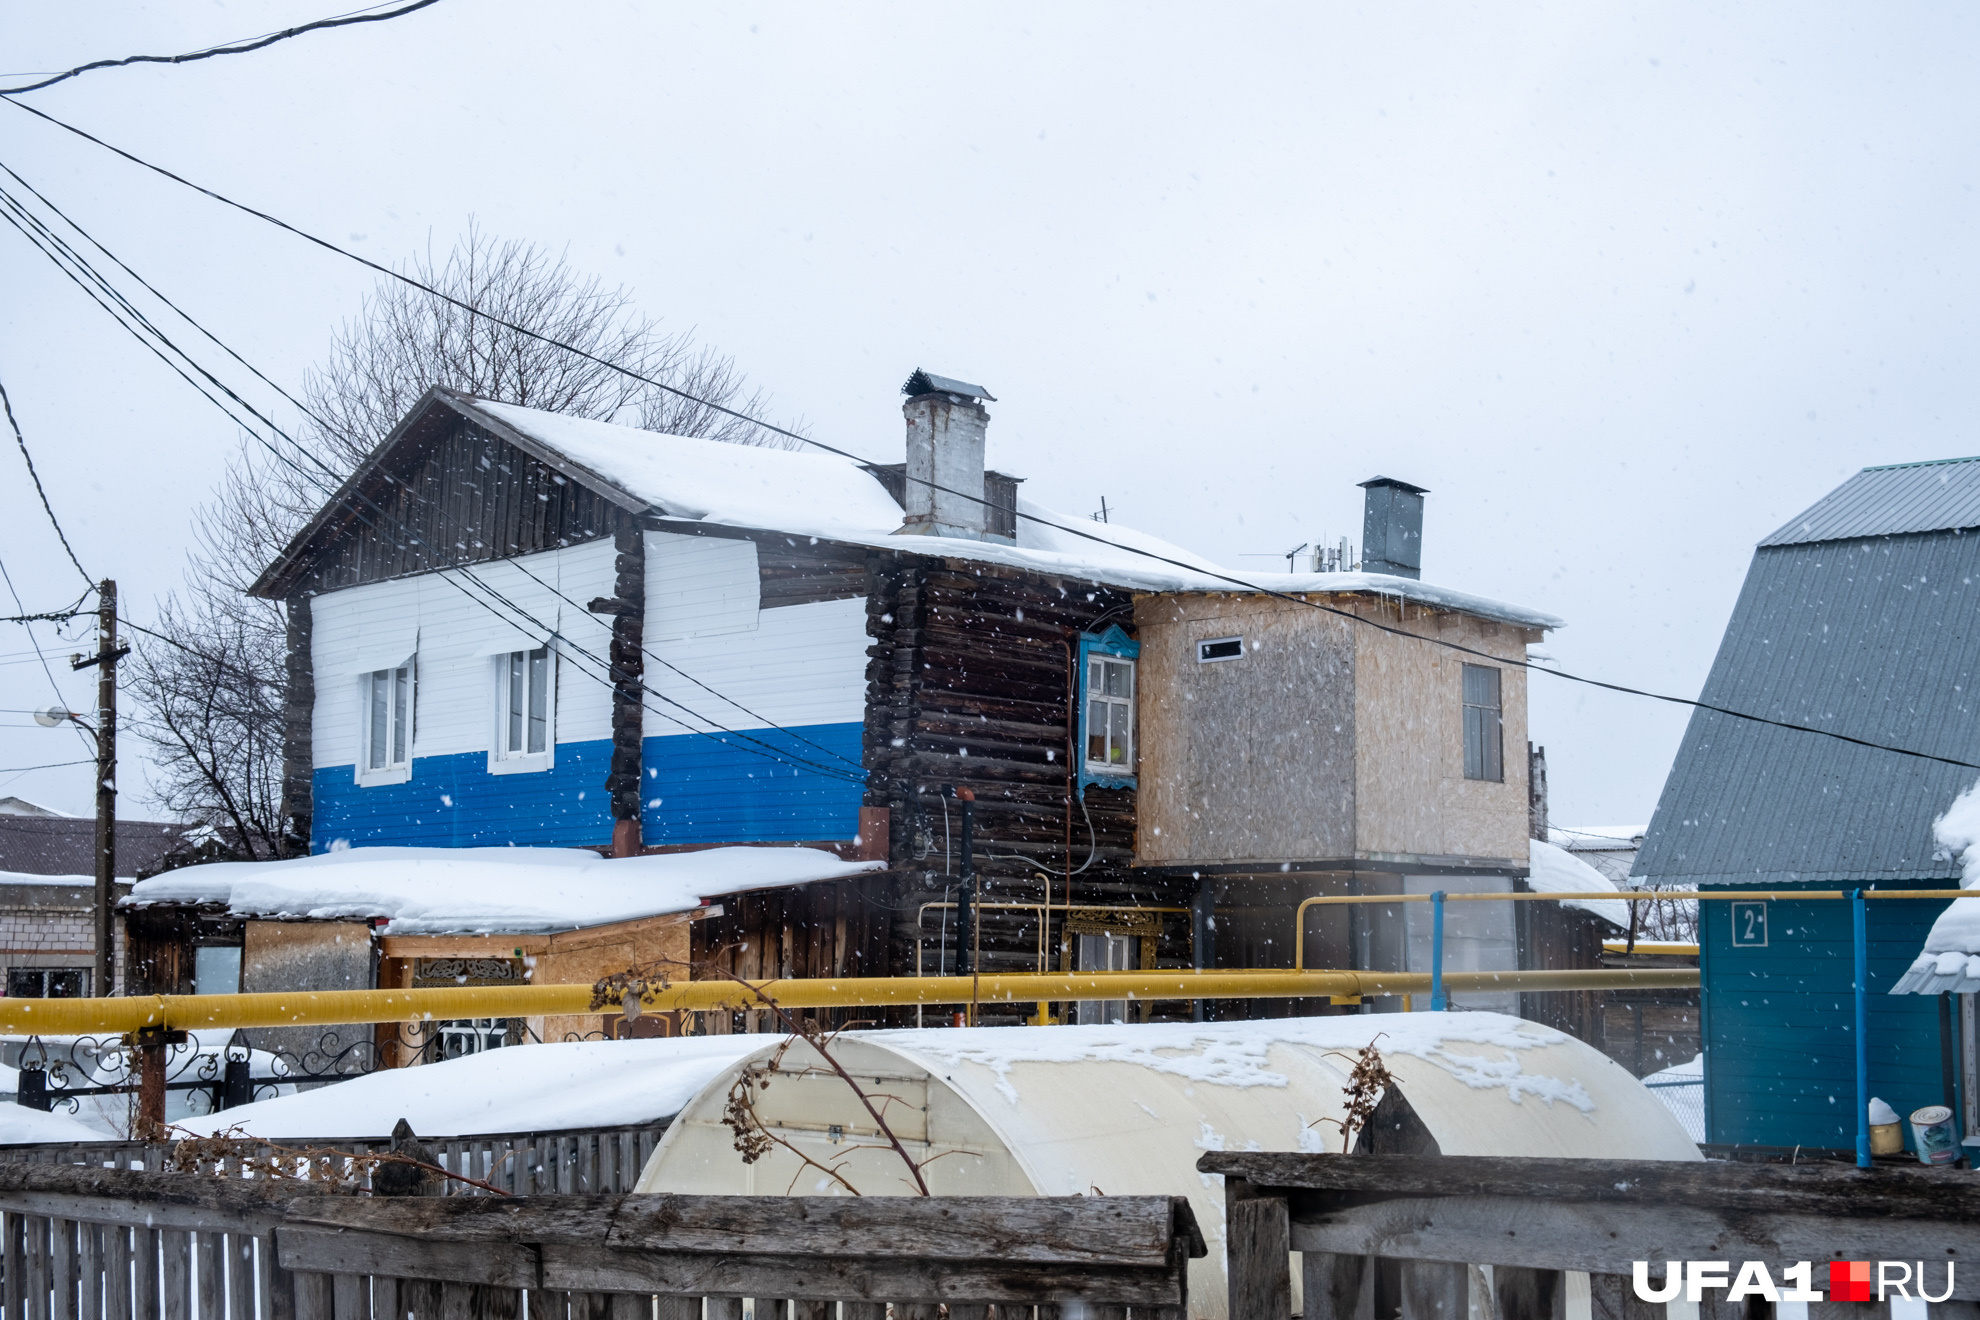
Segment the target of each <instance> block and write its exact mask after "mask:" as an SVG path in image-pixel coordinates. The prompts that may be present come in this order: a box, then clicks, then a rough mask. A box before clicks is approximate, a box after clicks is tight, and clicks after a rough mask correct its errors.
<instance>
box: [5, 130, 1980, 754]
mask: <svg viewBox="0 0 1980 1320" xmlns="http://www.w3.org/2000/svg"><path fill="white" fill-rule="evenodd" d="M5 99H6V103H7V104H9V105H13V106H16V107H18V108H20V109H22V110H25V111H27V112H28V113H29V114H32V115H35V116H36V117H38V118H40V119H43V120H45V121H47V122H48V123H50V124H53V125H55V126H56V127H57V128H61V129H64V130H66V131H68V132H70V133H73V134H75V135H76V136H77V137H80V138H82V139H84V140H85V141H88V142H92V143H94V144H95V145H97V146H99V147H102V148H103V149H104V150H106V151H109V152H112V153H114V154H115V155H118V156H121V157H123V158H124V159H125V160H128V161H130V162H131V163H132V164H134V165H138V166H141V167H142V168H144V169H147V170H150V171H152V172H153V173H155V174H159V175H162V176H163V177H165V178H167V179H170V180H171V181H172V182H174V183H177V184H180V185H182V186H183V187H187V188H190V189H192V190H193V191H195V192H198V193H202V194H204V195H205V196H207V197H210V198H212V199H213V200H214V201H216V202H219V203H221V204H222V205H224V206H229V207H232V208H233V209H235V210H237V211H241V212H244V213H245V214H247V215H251V216H253V217H255V218H256V219H258V220H262V221H265V222H266V223H268V224H271V225H274V226H276V227H277V228H279V229H284V230H287V231H288V232H290V233H292V234H294V235H296V236H297V237H298V238H301V239H303V240H305V241H307V242H310V243H313V244H315V245H316V246H318V247H321V248H324V249H326V250H327V251H330V252H334V253H336V254H337V255H339V256H341V257H345V258H347V259H348V260H351V261H355V262H357V263H358V264H360V265H363V266H366V267H369V268H370V269H372V270H375V271H377V272H379V273H380V274H382V275H385V276H387V277H388V278H391V279H395V280H399V281H401V282H402V283H405V284H408V285H411V286H412V287H413V288H416V289H419V290H421V291H422V292H424V293H427V294H429V295H431V296H433V297H436V298H439V299H441V300H442V301H444V302H447V303H449V304H451V305H453V306H455V307H458V308H460V309H461V310H463V311H466V312H468V313H469V314H471V315H474V316H479V317H482V318H483V319H485V320H487V321H490V322H492V323H493V324H495V325H499V326H501V327H502V328H504V329H506V330H510V331H513V332H515V333H518V334H522V335H525V336H527V337H529V338H531V339H535V340H537V341H539V342H541V343H544V344H548V345H550V346H552V347H554V348H559V349H562V350H563V351H565V352H568V353H571V354H574V355H575V356H577V357H580V358H583V359H585V360H586V361H588V362H592V363H595V364H597V365H599V366H602V367H606V368H608V369H610V370H613V371H618V372H621V373H623V374H625V375H627V376H629V377H631V378H632V379H634V380H637V381H640V382H642V383H644V384H647V385H650V386H653V387H654V388H656V389H660V390H664V391H666V392H667V393H669V394H673V395H675V396H676V397H678V398H681V399H685V400H687V401H689V402H691V403H695V404H698V405H700V406H702V407H706V408H709V409H711V410H713V411H715V412H719V413H722V414H724V415H726V416H729V417H734V418H736V419H738V420H741V421H745V422H748V423H749V424H750V425H752V426H756V427H760V428H762V429H763V430H766V431H769V432H771V433H772V434H774V435H781V436H785V437H787V438H789V439H792V440H798V441H802V442H803V443H805V444H808V445H812V446H815V447H816V448H818V449H822V450H824V451H825V452H826V453H829V454H835V455H837V456H839V457H841V458H846V459H850V460H851V461H853V462H856V463H860V464H862V465H863V466H872V464H870V463H869V462H868V460H866V459H863V458H861V457H860V456H859V455H857V454H853V453H851V452H849V451H847V450H844V449H840V448H838V447H836V446H834V445H829V444H826V443H825V442H824V441H822V440H816V439H813V438H812V437H810V436H807V435H800V434H798V433H797V432H795V431H791V430H787V429H785V428H783V427H780V426H777V425H775V424H773V423H770V422H766V421H763V420H761V419H760V418H755V417H750V416H748V415H747V414H744V413H741V412H738V411H737V410H735V409H733V408H727V407H724V406H723V405H721V404H718V403H714V402H712V401H710V400H707V399H701V398H698V397H696V396H695V395H693V394H690V393H688V392H687V391H686V390H682V389H679V388H678V387H676V386H672V385H668V384H667V383H665V382H664V381H657V380H654V379H652V378H650V377H648V376H644V375H641V374H640V373H639V372H636V371H634V370H632V369H631V368H629V367H626V366H623V365H621V364H619V363H616V362H612V361H609V360H607V359H605V358H601V357H599V356H598V355H596V354H594V353H589V352H587V351H585V350H584V349H581V348H578V347H577V346H576V345H574V344H566V343H564V342H562V341H561V340H558V339H556V338H554V337H552V336H550V335H546V334H543V333H541V332H540V331H535V330H531V329H529V328H528V327H527V326H523V325H518V324H516V323H515V322H513V321H509V320H506V319H504V318H502V317H499V316H494V315H491V314H490V313H489V312H487V311H485V310H483V309H481V308H476V307H472V306H470V305H468V304H467V303H465V302H463V301H462V300H460V299H458V298H454V297H451V296H450V295H448V294H446V293H443V292H441V291H440V290H438V289H435V288H433V287H432V286H431V285H428V284H425V283H423V282H421V281H419V280H416V279H414V278H412V277H411V276H409V275H406V274H404V273H403V272H401V271H395V270H393V269H391V268H390V267H388V266H384V265H381V264H380V263H378V262H376V261H372V260H371V259H370V258H368V257H362V256H359V255H358V254H357V253H355V252H351V251H349V250H347V249H345V248H341V247H338V246H337V245H336V244H335V243H332V242H330V241H329V240H328V239H325V238H319V237H317V236H316V235H315V234H312V233H309V232H308V231H307V230H303V229H299V228H297V227H296V226H295V225H292V224H290V223H289V222H287V221H286V220H282V219H278V218H277V217H275V216H272V215H270V214H268V213H267V212H265V211H259V210H256V209H255V208H254V207H251V206H248V205H247V204H245V203H243V202H237V201H235V200H234V199H232V198H231V197H227V196H225V195H223V194H221V193H217V192H215V191H213V190H212V189H211V188H206V187H202V186H201V185H199V184H196V183H194V182H192V181H191V180H189V179H186V178H184V177H183V176H181V175H178V174H175V173H173V172H172V171H171V170H168V169H166V168H165V167H164V166H162V165H154V164H152V163H151V162H150V161H148V160H145V159H143V158H142V157H140V156H136V155H133V154H132V153H131V152H128V151H125V150H124V149H123V148H121V147H116V146H112V145H111V144H110V143H108V142H105V141H104V140H103V139H102V138H99V137H97V136H95V135H94V134H92V133H89V132H87V131H85V130H83V129H81V128H78V127H76V126H75V125H73V124H69V123H66V122H64V121H63V120H60V119H57V118H56V117H55V116H53V115H51V114H49V113H47V112H46V111H44V110H41V109H38V108H36V107H35V106H31V105H29V104H27V103H26V102H25V101H18V100H14V99H12V98H5ZM908 480H911V481H914V482H915V483H916V484H918V485H925V486H928V487H929V488H930V489H932V490H935V491H939V492H942V493H944V494H948V495H953V496H955V497H957V498H959V499H963V500H966V501H970V502H973V503H977V504H981V505H984V506H985V507H986V508H988V507H998V506H993V505H992V502H991V501H990V500H989V499H987V498H986V497H985V496H983V495H982V494H980V493H973V492H970V491H961V490H955V489H953V488H951V487H948V486H944V485H942V484H940V483H939V482H935V481H932V480H929V479H927V478H923V477H917V476H909V477H908ZM1012 512H1013V513H1014V514H1015V516H1016V517H1019V518H1023V519H1025V520H1027V521H1029V522H1033V523H1036V524H1038V525H1040V526H1042V527H1047V528H1050V529H1052V530H1054V531H1058V532H1063V533H1066V534H1067V535H1071V536H1076V537H1080V538H1081V539H1083V540H1087V541H1092V542H1094V543H1095V544H1097V545H1104V546H1107V547H1109V548H1110V549H1114V550H1119V551H1122V552H1123V553H1126V554H1131V555H1138V556H1141V557H1142V558H1145V559H1152V560H1154V561H1156V562H1157V563H1162V564H1168V565H1171V566H1173V567H1176V568H1180V569H1183V570H1185V571H1186V572H1189V573H1194V574H1200V575H1202V576H1205V577H1208V578H1211V579H1213V580H1216V581H1219V582H1223V583H1226V584H1228V585H1230V586H1235V587H1238V588H1240V589H1241V590H1243V591H1246V592H1249V593H1252V594H1255V595H1261V596H1269V597H1273V598H1275V599H1279V600H1284V601H1287V602H1289V603H1291V604H1294V605H1299V606H1303V607H1306V608H1309V609H1315V610H1319V611H1321V612H1323V613H1326V614H1333V615H1337V616H1339V617H1341V618H1344V619H1347V620H1349V621H1351V622H1354V623H1358V624H1361V625H1363V626H1364V627H1370V628H1375V629H1377V630H1379V631H1382V632H1386V633H1390V634H1393V635H1395V636H1398V637H1407V638H1410V639H1412V640H1415V641H1418V642H1425V643H1428V644H1430V645H1432V646H1440V647H1443V648H1445V649H1447V650H1452V651H1459V652H1462V653H1465V654H1468V655H1475V656H1479V657H1481V658H1483V659H1487V660H1490V661H1491V662H1492V663H1494V664H1497V665H1506V666H1510V667H1514V668H1519V669H1524V670H1527V671H1529V672H1539V673H1543V674H1551V675H1553V676H1554V677H1555V678H1559V679H1564V680H1566V681H1568V682H1571V683H1581V684H1584V685H1586V686H1589V687H1595V688H1601V689H1603V690H1604V691H1608V692H1616V693H1620V694H1622V695H1624V696H1633V697H1643V698H1646V699H1648V700H1651V701H1662V702H1666V703H1669V704H1671V705H1677V706H1688V707H1690V708H1692V709H1694V710H1704V711H1710V712H1712V713H1713V714H1717V715H1724V716H1727V717H1729V718H1731V719H1737V720H1746V721H1748V722H1751V723H1754V724H1765V725H1770V726H1772V727H1774V728H1779V729H1788V730H1791V731H1793V732H1797V733H1810V734H1815V735H1817V736H1819V737H1823V738H1832V739H1835V740H1836V741H1839V742H1846V743H1850V744H1852V745H1854V746H1858V747H1865V748H1869V749H1871V750H1874V751H1882V752H1891V753H1893V754H1895V755H1898V756H1909V757H1913V758H1916V759H1919V760H1924V761H1935V762H1938V763H1939V764H1942V765H1951V766H1958V767H1960V768H1961V769H1966V770H1980V762H1973V761H1964V760H1961V759H1959V758H1958V757H1951V756H1938V755H1935V754H1933V753H1931V752H1921V751H1917V750H1915V749H1913V748H1909V747H1899V746H1896V745H1894V744H1891V743H1883V742H1877V741H1875V740H1872V739H1868V738H1858V737H1854V736H1852V735H1850V734H1846V733H1838V732H1836V731H1835V730H1833V729H1823V728H1818V727H1817V726H1815V725H1812V724H1798V723H1795V722H1794V721H1791V720H1777V719H1772V718H1770V717H1768V716H1765V715H1755V714H1752V713H1750V712H1748V711H1741V710H1734V709H1732V708H1731V707H1729V706H1720V705H1716V704H1714V703H1712V702H1707V701H1701V700H1697V699H1694V698H1690V697H1678V696H1672V695H1670V694H1668V693H1662V692H1651V691H1648V690H1647V689H1644V688H1636V687H1630V686H1629V685H1627V684H1623V683H1610V682H1607V681H1605V680H1602V679H1598V678H1589V677H1587V676H1586V675H1582V674H1575V673H1571V672H1569V671H1567V670H1565V669H1555V668H1550V667H1548V666H1546V665H1538V664H1534V663H1533V662H1531V661H1529V660H1513V659H1508V658H1507V657H1505V656H1500V655H1494V654H1492V653H1491V652H1488V651H1481V650H1478V649H1477V648H1475V647H1469V646H1465V645H1463V644H1462V643H1460V642H1453V641H1447V640H1445V639H1443V638H1438V637H1426V636H1424V635H1423V634H1421V633H1414V632H1411V631H1409V630H1408V629H1406V628H1394V627H1390V626H1389V625H1387V624H1383V623H1380V622H1377V621H1376V620H1374V619H1370V618H1368V617H1366V616H1365V615H1362V614H1359V613H1356V612H1355V611H1353V610H1343V609H1339V608H1336V607H1334V606H1330V605H1323V604H1321V603H1320V602H1318V601H1312V600H1307V599H1305V598H1304V597H1301V596H1297V595H1294V594H1291V593H1288V592H1284V591H1279V590H1275V589H1273V588H1271V587H1266V586H1262V585H1259V584H1257V583H1254V582H1250V581H1248V580H1246V579H1244V578H1240V577H1235V576H1233V575H1231V574H1228V573H1223V572H1219V571H1217V570H1214V569H1208V568H1205V567H1203V566H1202V565H1201V564H1195V563H1188V562H1185V561H1183V560H1180V559H1175V558H1172V557H1170V556H1168V555H1162V554H1157V553H1156V552H1154V551H1152V550H1146V549H1143V548H1141V547H1139V546H1131V545H1125V544H1122V543H1121V542H1119V541H1111V540H1109V539H1107V538H1106V537H1104V536H1097V535H1095V534H1093V533H1091V532H1086V531H1082V530H1080V529H1079V528H1076V527H1067V526H1065V525H1064V524H1062V523H1058V522H1054V521H1053V520H1051V519H1049V518H1044V517H1040V516H1039V515H1037V514H1034V513H1026V512H1024V511H1023V510H1021V509H1017V510H1012ZM1316 590H1317V588H1316ZM1368 594H1371V595H1377V596H1381V595H1386V594H1387V593H1384V592H1382V591H1381V590H1380V589H1379V588H1371V589H1370V590H1369V593H1368Z"/></svg>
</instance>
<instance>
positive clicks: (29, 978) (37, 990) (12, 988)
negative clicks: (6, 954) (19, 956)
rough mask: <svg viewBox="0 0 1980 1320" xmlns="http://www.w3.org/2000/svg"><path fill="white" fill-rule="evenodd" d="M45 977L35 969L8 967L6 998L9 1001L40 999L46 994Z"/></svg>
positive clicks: (38, 969)
mask: <svg viewBox="0 0 1980 1320" xmlns="http://www.w3.org/2000/svg"><path fill="white" fill-rule="evenodd" d="M46 976H47V973H46V972H43V971H42V970H41V969H40V968H37V967H10V968H8V969H7V997H8V998H9V999H40V998H41V997H42V996H43V995H44V994H45V993H46V989H45V986H46V981H45V980H44V978H45V977H46Z"/></svg>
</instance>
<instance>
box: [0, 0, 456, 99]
mask: <svg viewBox="0 0 1980 1320" xmlns="http://www.w3.org/2000/svg"><path fill="white" fill-rule="evenodd" d="M438 3H439V0H414V2H413V3H411V4H408V5H405V6H404V7H403V8H399V9H395V10H393V11H392V12H391V13H389V14H376V13H371V12H370V11H369V10H362V9H356V10H352V11H351V12H350V13H349V14H344V15H339V16H337V17H335V18H320V19H318V20H316V21H315V22H314V23H304V24H301V25H300V26H297V27H292V28H284V29H282V30H281V31H280V32H271V33H268V34H267V35H265V36H261V37H247V38H243V39H242V40H240V41H229V42H223V43H221V44H220V45H218V46H208V47H207V48H206V49H204V50H195V51H190V52H188V53H187V54H184V55H126V56H124V57H123V58H122V59H115V60H92V61H90V62H89V63H88V64H79V65H77V66H76V67H75V68H73V69H69V70H67V71H65V72H63V73H58V74H55V75H53V76H51V77H48V78H43V79H42V80H41V81H40V82H38V83H29V84H28V85H27V86H25V87H0V96H19V95H20V94H21V93H22V92H38V91H40V90H41V89H42V88H44V87H53V86H54V85H55V84H56V83H59V82H67V81H68V80H69V79H71V78H74V77H76V76H77V75H78V74H84V73H90V72H92V71H94V70H97V69H117V68H122V67H124V66H125V65H129V64H191V63H193V62H194V61H197V60H210V59H212V58H213V57H214V56H216V55H245V54H247V53H248V52H250V51H256V50H263V49H266V48H267V47H269V46H272V45H274V44H275V43H276V42H278V41H287V40H288V39H289V38H291V37H299V36H301V35H303V34H304V33H305V32H320V31H322V30H324V29H325V28H339V27H350V26H351V25H353V24H357V23H383V22H386V21H387V20H389V19H394V18H400V17H402V16H404V15H406V14H410V13H412V12H414V11H415V10H420V9H424V8H426V7H427V6H428V5H432V4H438ZM372 8H373V9H376V8H379V6H376V5H374V6H372Z"/></svg>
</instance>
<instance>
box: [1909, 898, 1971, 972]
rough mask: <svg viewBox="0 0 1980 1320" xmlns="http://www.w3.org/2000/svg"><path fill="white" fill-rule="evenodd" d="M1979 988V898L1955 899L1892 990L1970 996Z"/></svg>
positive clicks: (1940, 915) (1941, 915)
mask: <svg viewBox="0 0 1980 1320" xmlns="http://www.w3.org/2000/svg"><path fill="white" fill-rule="evenodd" d="M1976 991H1980V898H1956V899H1954V900H1953V901H1952V902H1951V903H1949V904H1947V906H1946V910H1945V911H1944V912H1941V913H1940V914H1939V919H1938V920H1937V921H1935V922H1933V923H1932V929H1931V930H1930V931H1929V932H1928V933H1927V934H1926V936H1925V947H1924V948H1923V949H1921V950H1920V951H1919V954H1918V956H1917V957H1916V958H1914V959H1912V961H1911V966H1910V967H1908V968H1906V969H1905V973H1904V975H1903V976H1901V977H1899V978H1898V982H1897V984H1896V985H1894V986H1892V987H1891V993H1892V994H1894V995H1940V994H1945V993H1947V992H1951V993H1952V994H1956V995H1970V994H1973V993H1975V992H1976Z"/></svg>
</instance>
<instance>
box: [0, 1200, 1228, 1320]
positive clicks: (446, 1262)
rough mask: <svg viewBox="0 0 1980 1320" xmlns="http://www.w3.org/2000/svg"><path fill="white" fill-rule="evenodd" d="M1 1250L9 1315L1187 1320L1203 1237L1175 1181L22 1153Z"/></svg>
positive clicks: (291, 1319)
mask: <svg viewBox="0 0 1980 1320" xmlns="http://www.w3.org/2000/svg"><path fill="white" fill-rule="evenodd" d="M0 1245H4V1267H5V1268H4V1276H0V1311H4V1316H5V1320H407V1318H408V1317H411V1320H522V1318H523V1317H525V1316H526V1317H527V1318H528V1320H703V1317H704V1316H705V1317H706V1320H741V1317H742V1315H743V1312H744V1307H745V1305H746V1304H748V1303H750V1302H752V1301H753V1302H754V1305H753V1307H751V1309H752V1310H753V1312H754V1316H755V1320H784V1318H785V1316H786V1314H788V1320H834V1317H835V1314H836V1316H837V1317H839V1318H840V1320H883V1318H884V1317H885V1316H886V1315H887V1313H888V1309H889V1308H890V1307H891V1310H892V1315H893V1317H894V1320H935V1317H936V1315H937V1310H936V1308H937V1307H938V1306H940V1305H944V1304H946V1306H947V1307H948V1314H949V1320H987V1318H988V1311H987V1308H989V1307H992V1306H994V1307H996V1308H997V1313H998V1315H997V1320H1062V1317H1065V1316H1068V1315H1086V1316H1089V1317H1092V1318H1093V1320H1127V1318H1128V1317H1130V1316H1132V1317H1135V1318H1136V1320H1140V1318H1142V1317H1146V1320H1186V1317H1187V1302H1188V1293H1187V1270H1186V1262H1187V1261H1188V1260H1189V1259H1190V1258H1192V1257H1195V1256H1201V1255H1203V1254H1204V1246H1203V1239H1202V1237H1201V1235H1200V1234H1199V1233H1198V1232H1197V1229H1196V1222H1195V1220H1194V1219H1193V1218H1192V1217H1191V1215H1190V1211H1189V1203H1188V1201H1187V1200H1185V1199H1184V1198H1182V1197H1158V1196H1141V1197H1134V1196H1114V1197H1039V1198H1028V1197H942V1198H922V1197H737V1196H672V1195H664V1196H629V1195H617V1196H601V1195H588V1196H570V1195H544V1196H532V1197H514V1198H506V1197H496V1196H482V1197H471V1198H470V1197H450V1198H422V1197H409V1198H384V1197H371V1196H358V1195H329V1194H325V1193H324V1191H323V1190H322V1189H321V1188H319V1187H311V1186H310V1185H308V1184H303V1183H295V1182H284V1181H271V1180H247V1179H241V1178H223V1177H217V1176H210V1175H206V1176H203V1175H197V1174H186V1173H174V1174H166V1173H151V1172H144V1171H130V1170H123V1169H96V1168H78V1167H73V1166H63V1165H50V1164H36V1163H30V1162H26V1161H15V1162H12V1163H0ZM786 1308H788V1312H787V1311H786Z"/></svg>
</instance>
